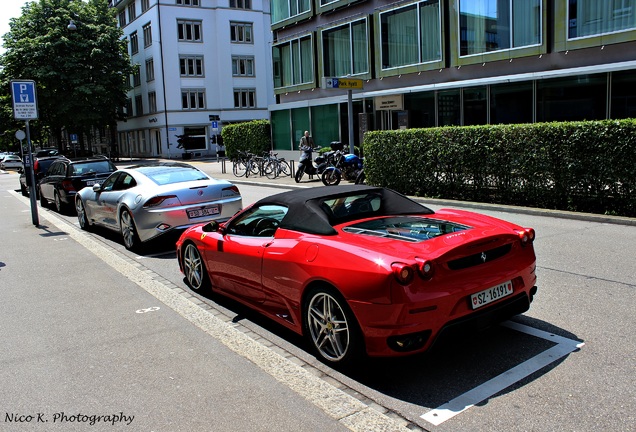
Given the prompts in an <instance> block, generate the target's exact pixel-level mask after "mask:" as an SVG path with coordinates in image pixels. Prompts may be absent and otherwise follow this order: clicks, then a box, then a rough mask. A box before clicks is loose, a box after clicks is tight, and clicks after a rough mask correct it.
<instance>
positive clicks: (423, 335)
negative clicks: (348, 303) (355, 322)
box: [352, 286, 537, 357]
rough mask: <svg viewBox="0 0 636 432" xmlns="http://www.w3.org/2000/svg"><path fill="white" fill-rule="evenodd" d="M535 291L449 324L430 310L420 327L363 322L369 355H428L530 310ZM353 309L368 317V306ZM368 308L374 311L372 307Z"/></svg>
mask: <svg viewBox="0 0 636 432" xmlns="http://www.w3.org/2000/svg"><path fill="white" fill-rule="evenodd" d="M536 291H537V287H536V286H533V287H531V288H528V289H524V290H522V291H520V292H519V293H518V294H515V295H513V296H512V297H510V298H506V299H502V300H500V301H498V302H496V303H494V304H492V305H489V306H485V307H484V308H483V309H478V310H475V311H473V312H471V313H469V314H467V315H464V316H461V317H459V318H456V319H452V320H450V321H449V320H448V318H449V317H448V316H447V315H445V314H443V313H442V311H440V310H438V309H431V310H428V311H423V312H421V319H420V320H418V321H419V322H418V323H417V324H415V323H412V322H411V323H409V324H403V325H400V324H396V325H394V326H390V327H389V326H381V327H375V326H374V327H367V326H365V324H364V322H361V326H362V330H363V333H364V335H365V345H366V350H367V354H368V355H369V356H374V357H390V356H403V355H410V354H415V353H420V352H424V351H427V350H429V349H430V348H431V347H432V345H433V344H434V343H435V342H436V341H437V340H439V339H440V338H442V337H443V338H447V337H452V336H453V335H459V334H465V333H470V332H474V331H476V330H480V329H483V328H486V327H489V326H492V325H494V324H497V323H499V322H502V321H505V320H507V319H509V318H511V317H513V316H515V315H518V314H521V313H524V312H526V311H527V310H528V309H529V308H530V303H531V302H532V299H533V296H534V294H535V293H536ZM352 306H353V309H354V313H356V315H357V316H360V314H362V315H364V314H365V311H364V309H366V307H365V306H362V305H360V304H357V305H356V304H352ZM366 306H367V307H371V305H369V304H367V305H366ZM381 308H382V309H384V313H386V314H388V315H393V316H396V317H397V316H402V314H403V312H404V311H403V309H402V308H403V305H384V306H381ZM366 312H369V311H368V310H367V311H366ZM378 312H380V311H379V310H378V307H377V305H374V306H373V311H372V313H373V314H377V313H378ZM418 315H420V314H418Z"/></svg>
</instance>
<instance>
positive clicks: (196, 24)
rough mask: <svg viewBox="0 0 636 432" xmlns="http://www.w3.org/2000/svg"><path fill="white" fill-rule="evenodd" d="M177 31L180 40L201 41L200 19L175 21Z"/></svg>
mask: <svg viewBox="0 0 636 432" xmlns="http://www.w3.org/2000/svg"><path fill="white" fill-rule="evenodd" d="M177 31H178V34H179V40H180V41H187V42H201V41H202V39H203V37H202V33H201V21H181V20H180V21H177Z"/></svg>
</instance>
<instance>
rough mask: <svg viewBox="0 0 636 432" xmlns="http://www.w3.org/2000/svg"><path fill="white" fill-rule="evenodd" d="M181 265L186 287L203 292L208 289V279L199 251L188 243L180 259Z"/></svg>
mask: <svg viewBox="0 0 636 432" xmlns="http://www.w3.org/2000/svg"><path fill="white" fill-rule="evenodd" d="M181 261H182V264H183V274H184V275H185V279H186V282H187V283H188V286H189V287H190V288H192V289H193V290H194V291H205V290H207V289H208V288H209V287H210V279H209V278H208V273H207V270H206V269H205V264H203V258H202V257H201V253H200V252H199V249H197V247H196V246H195V245H194V244H192V243H188V245H187V246H186V247H185V250H184V251H183V258H182V259H181Z"/></svg>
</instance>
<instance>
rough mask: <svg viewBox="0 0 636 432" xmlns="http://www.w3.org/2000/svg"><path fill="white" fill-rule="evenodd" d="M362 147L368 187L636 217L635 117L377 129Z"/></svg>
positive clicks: (365, 139) (439, 196) (427, 195)
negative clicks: (395, 129) (382, 187)
mask: <svg viewBox="0 0 636 432" xmlns="http://www.w3.org/2000/svg"><path fill="white" fill-rule="evenodd" d="M363 145H364V152H365V168H364V169H365V173H366V177H367V182H368V183H370V184H375V185H382V186H386V187H390V188H392V189H395V190H398V191H400V192H402V193H404V194H408V195H415V196H424V197H433V198H446V199H456V200H467V201H481V202H492V203H501V204H513V205H524V206H532V207H540V208H548V209H561V210H571V211H579V212H591V213H600V214H615V215H624V216H632V217H633V216H636V163H635V162H636V120H634V119H627V120H607V121H593V122H567V123H537V124H524V125H497V126H471V127H442V128H431V129H407V130H398V131H374V132H367V133H366V134H365V138H364V143H363ZM386 167H396V169H386Z"/></svg>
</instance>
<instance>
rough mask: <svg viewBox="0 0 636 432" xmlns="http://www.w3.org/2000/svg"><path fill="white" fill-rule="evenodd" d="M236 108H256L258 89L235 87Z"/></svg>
mask: <svg viewBox="0 0 636 432" xmlns="http://www.w3.org/2000/svg"><path fill="white" fill-rule="evenodd" d="M234 108H256V89H234Z"/></svg>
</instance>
